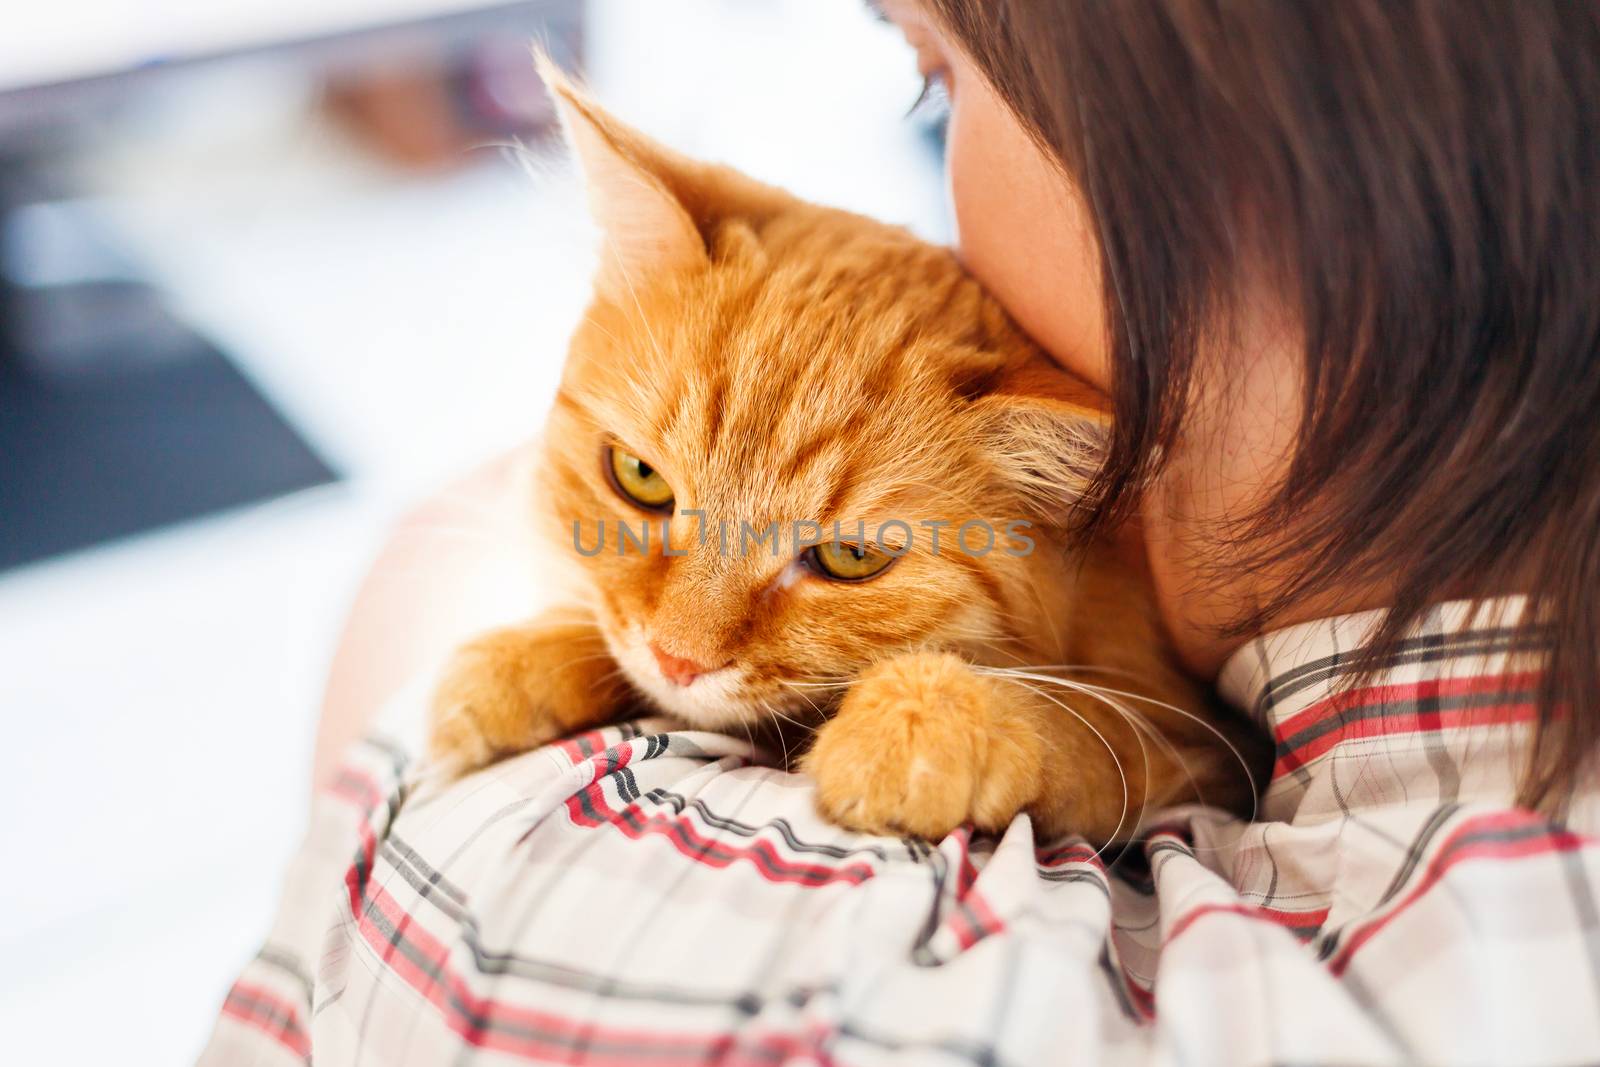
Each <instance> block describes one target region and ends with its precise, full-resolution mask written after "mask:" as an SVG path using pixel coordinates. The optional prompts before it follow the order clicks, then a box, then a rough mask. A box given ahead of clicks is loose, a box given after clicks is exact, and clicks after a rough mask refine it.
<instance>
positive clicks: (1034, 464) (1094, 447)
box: [974, 358, 1111, 522]
mask: <svg viewBox="0 0 1600 1067" xmlns="http://www.w3.org/2000/svg"><path fill="white" fill-rule="evenodd" d="M974 407H975V409H976V410H977V411H978V412H979V413H980V415H981V417H982V427H983V431H982V432H983V435H984V440H985V444H986V446H987V448H988V450H989V453H990V456H991V458H992V459H993V460H994V462H995V463H996V465H997V466H998V467H999V468H1000V470H1001V473H1002V474H1003V475H1004V476H1005V477H1006V478H1007V480H1008V481H1010V483H1011V484H1012V485H1013V486H1014V487H1015V488H1016V489H1017V491H1018V492H1020V493H1021V494H1022V496H1023V498H1024V499H1025V500H1026V501H1027V502H1028V504H1029V506H1030V507H1032V508H1033V509H1035V513H1036V514H1037V515H1038V516H1039V517H1041V518H1043V519H1044V520H1045V521H1047V522H1062V521H1065V520H1066V518H1067V515H1068V513H1069V512H1070V511H1071V509H1072V508H1073V507H1074V506H1075V505H1076V504H1077V502H1078V500H1079V499H1080V498H1081V497H1082V495H1083V491H1084V488H1085V487H1086V486H1087V485H1088V483H1089V480H1090V479H1091V478H1092V477H1093V476H1094V474H1095V472H1096V471H1098V470H1099V469H1100V465H1101V463H1102V462H1103V461H1104V459H1105V455H1106V451H1107V449H1108V448H1109V446H1110V437H1111V416H1110V410H1109V403H1108V401H1107V399H1106V397H1104V396H1103V395H1102V394H1101V393H1099V392H1098V391H1096V390H1095V389H1094V387H1093V386H1091V385H1089V384H1088V383H1087V382H1084V381H1082V380H1081V379H1079V378H1075V377H1072V376H1071V375H1068V374H1066V373H1065V372H1063V371H1062V370H1060V369H1059V368H1057V367H1056V366H1055V365H1054V364H1049V363H1046V362H1045V360H1044V359H1043V358H1036V359H1032V360H1029V361H1027V362H1025V363H1023V364H1021V365H1019V366H1015V367H1011V368H1007V369H1006V370H1004V371H1002V372H1001V373H1000V375H999V376H998V378H997V379H996V382H995V384H994V386H993V387H992V388H991V389H989V390H988V391H987V392H986V393H985V394H984V395H983V396H981V397H979V398H978V399H977V400H976V401H974Z"/></svg>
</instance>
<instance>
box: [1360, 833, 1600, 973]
mask: <svg viewBox="0 0 1600 1067" xmlns="http://www.w3.org/2000/svg"><path fill="white" fill-rule="evenodd" d="M1535 826H1542V827H1543V830H1542V832H1540V833H1536V834H1532V835H1530V836H1527V837H1514V838H1509V839H1505V838H1501V839H1496V838H1489V839H1487V840H1483V841H1467V840H1465V839H1466V838H1470V837H1472V836H1474V835H1477V834H1483V833H1494V832H1496V831H1506V830H1517V829H1524V828H1531V827H1535ZM1596 844H1597V842H1595V841H1592V840H1590V839H1588V838H1585V837H1583V836H1582V835H1580V834H1575V833H1573V832H1572V831H1570V830H1563V829H1561V828H1559V827H1556V826H1552V825H1550V824H1548V823H1545V822H1544V820H1542V819H1540V818H1539V817H1538V816H1537V815H1534V814H1532V813H1530V812H1525V811H1509V810H1508V811H1497V812H1494V813H1493V814H1490V815H1483V816H1479V817H1477V818H1473V819H1468V820H1466V821H1465V822H1463V823H1462V824H1461V826H1460V827H1459V828H1457V830H1456V831H1455V832H1454V833H1452V834H1451V835H1450V836H1449V838H1447V839H1446V840H1445V842H1444V844H1443V845H1441V846H1440V847H1439V851H1438V852H1437V853H1436V854H1435V856H1434V858H1433V860H1432V861H1431V862H1430V863H1429V864H1428V866H1427V869H1426V870H1425V871H1424V873H1423V876H1422V879H1421V880H1420V881H1419V882H1418V883H1417V885H1416V886H1415V887H1414V888H1413V889H1412V890H1411V892H1409V893H1407V894H1406V895H1405V896H1404V897H1403V898H1402V899H1401V900H1400V902H1399V903H1398V904H1396V905H1395V906H1394V907H1393V908H1392V909H1390V910H1389V911H1388V912H1386V913H1385V914H1383V915H1380V916H1378V917H1377V918H1375V919H1373V920H1372V921H1371V922H1369V923H1367V924H1366V925H1364V926H1361V927H1360V928H1359V929H1357V930H1355V932H1354V933H1352V934H1351V935H1350V936H1349V937H1348V938H1346V939H1345V943H1344V947H1343V948H1342V949H1340V951H1339V953H1338V954H1337V955H1335V956H1334V957H1333V959H1331V960H1330V961H1329V962H1328V969H1329V970H1330V971H1332V972H1333V973H1334V974H1335V975H1340V974H1343V973H1344V972H1345V970H1346V969H1347V968H1348V967H1349V966H1350V961H1351V960H1352V959H1353V958H1354V957H1355V954H1356V953H1357V952H1358V951H1359V950H1360V949H1361V947H1362V946H1363V945H1365V944H1367V943H1368V942H1369V941H1371V940H1372V938H1374V937H1375V936H1377V934H1378V933H1379V932H1380V931H1382V930H1383V929H1384V928H1385V927H1387V926H1388V925H1389V924H1390V923H1392V922H1393V921H1394V920H1395V919H1397V918H1398V917H1400V916H1401V915H1403V914H1405V912H1406V911H1408V910H1410V908H1411V907H1412V906H1413V905H1415V904H1416V903H1417V902H1418V901H1420V900H1421V899H1422V898H1423V897H1424V896H1426V895H1427V893H1428V892H1429V890H1431V889H1433V888H1434V887H1435V886H1437V885H1438V884H1439V883H1440V882H1441V881H1442V880H1443V879H1444V877H1445V875H1446V874H1448V873H1449V872H1450V871H1452V870H1454V869H1455V868H1456V867H1457V866H1459V865H1460V864H1462V863H1466V862H1468V861H1470V860H1483V859H1494V860H1516V859H1526V858H1528V857H1531V856H1543V855H1550V854H1552V853H1562V852H1572V851H1575V850H1578V849H1582V848H1587V847H1592V846H1594V845H1596Z"/></svg>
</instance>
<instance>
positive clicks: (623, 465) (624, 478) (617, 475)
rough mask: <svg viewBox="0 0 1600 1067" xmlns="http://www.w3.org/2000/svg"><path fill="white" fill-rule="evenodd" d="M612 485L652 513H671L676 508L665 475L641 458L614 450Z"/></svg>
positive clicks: (618, 449)
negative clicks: (673, 505) (673, 507)
mask: <svg viewBox="0 0 1600 1067" xmlns="http://www.w3.org/2000/svg"><path fill="white" fill-rule="evenodd" d="M609 463H610V467H611V481H612V484H613V485H615V486H616V487H617V492H619V493H621V494H622V495H623V496H625V497H627V498H628V499H629V500H631V501H633V502H634V503H635V504H638V505H639V506H640V507H642V508H649V509H650V510H651V511H669V510H671V508H672V497H673V494H672V486H670V485H668V484H667V480H666V479H665V478H663V477H662V476H661V472H660V471H658V470H656V469H655V468H654V467H652V466H650V464H648V463H646V462H645V461H644V460H642V459H640V458H639V457H638V456H635V455H632V454H630V453H627V452H624V451H623V450H622V449H620V448H612V449H611V454H610V460H609Z"/></svg>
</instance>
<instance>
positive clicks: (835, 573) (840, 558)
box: [809, 541, 894, 582]
mask: <svg viewBox="0 0 1600 1067" xmlns="http://www.w3.org/2000/svg"><path fill="white" fill-rule="evenodd" d="M809 551H810V553H811V562H812V564H813V565H814V566H815V567H816V568H817V570H819V571H821V572H822V573H823V574H825V575H826V576H828V577H829V578H832V579H834V580H835V581H839V582H862V581H866V580H867V579H868V578H875V577H877V576H878V575H880V574H882V573H883V572H884V571H885V570H886V569H888V566H889V564H891V563H893V562H894V557H893V556H891V555H889V553H887V552H883V551H880V550H879V549H876V548H868V547H866V546H864V545H853V544H850V543H849V542H847V541H829V542H827V543H826V544H821V545H815V546H813V547H812V548H811V549H809Z"/></svg>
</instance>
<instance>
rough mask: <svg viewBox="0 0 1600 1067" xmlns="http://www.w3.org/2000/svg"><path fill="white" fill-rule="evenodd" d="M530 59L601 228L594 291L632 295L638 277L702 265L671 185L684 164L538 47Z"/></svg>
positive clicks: (699, 240) (699, 239) (701, 251)
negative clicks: (598, 101)
mask: <svg viewBox="0 0 1600 1067" xmlns="http://www.w3.org/2000/svg"><path fill="white" fill-rule="evenodd" d="M534 62H535V64H536V65H537V66H538V69H539V76H540V77H541V78H542V79H543V80H544V84H545V87H546V88H547V89H548V90H549V91H550V95H551V98H552V99H553V100H554V101H555V104H556V111H557V113H558V114H559V115H560V118H561V126H562V129H563V130H564V131H565V133H566V137H567V141H568V143H569V144H570V145H571V146H572V151H573V155H574V156H575V157H576V158H577V161H578V165H579V167H580V168H581V169H582V172H583V178H584V184H585V186H586V188H587V191H588V197H589V210H590V213H591V214H592V215H593V216H594V220H595V222H596V224H598V225H599V227H600V233H601V238H602V241H601V244H602V247H601V249H600V269H599V273H598V276H597V278H596V288H597V289H598V291H599V292H600V293H601V294H602V295H604V296H607V297H609V298H611V299H613V300H619V301H626V300H631V299H632V296H631V295H630V294H631V293H632V292H633V291H634V289H635V287H636V286H637V285H638V284H639V281H638V280H639V279H641V278H651V277H657V276H659V275H661V274H662V273H670V272H674V271H691V270H694V269H696V268H699V267H703V266H705V265H706V264H707V263H708V262H709V261H710V260H709V255H708V253H707V250H706V242H705V238H704V237H703V236H702V235H701V232H700V229H699V227H698V226H697V225H696V224H695V220H694V219H693V218H692V217H691V215H690V213H689V209H688V208H687V207H686V206H685V205H684V203H683V201H682V200H681V199H680V198H679V195H678V193H677V191H676V190H675V188H674V185H675V178H677V177H679V176H678V175H677V173H676V172H677V171H679V170H682V169H685V168H686V166H688V165H689V164H688V163H687V161H686V160H684V159H683V158H682V157H681V156H679V155H678V154H677V153H675V152H672V151H671V150H670V149H667V148H664V147H662V146H661V145H658V144H656V143H655V142H654V141H652V140H651V139H650V138H648V137H646V136H645V135H644V134H642V133H640V132H639V131H637V130H635V129H633V128H632V127H630V126H627V125H626V124H624V123H622V122H620V121H618V120H617V119H616V118H615V117H613V116H612V115H610V114H608V113H607V112H606V111H605V110H604V109H603V108H601V107H600V106H599V105H598V104H596V103H595V102H594V101H593V100H592V99H590V97H589V96H588V95H587V94H586V93H584V92H583V91H582V90H580V89H579V88H578V87H577V86H576V85H574V84H573V82H572V80H571V79H570V78H568V77H567V75H566V74H565V73H564V72H563V71H562V70H561V69H560V68H559V67H557V66H556V65H555V63H554V62H553V61H552V60H551V59H550V57H549V56H547V55H545V54H544V53H543V52H536V53H535V55H534Z"/></svg>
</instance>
